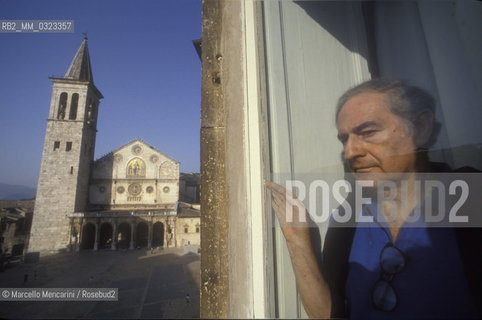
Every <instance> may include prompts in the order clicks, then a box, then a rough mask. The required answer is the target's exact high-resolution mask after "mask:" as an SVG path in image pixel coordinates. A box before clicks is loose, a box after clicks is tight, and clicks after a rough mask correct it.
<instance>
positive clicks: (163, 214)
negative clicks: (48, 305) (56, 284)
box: [28, 38, 200, 254]
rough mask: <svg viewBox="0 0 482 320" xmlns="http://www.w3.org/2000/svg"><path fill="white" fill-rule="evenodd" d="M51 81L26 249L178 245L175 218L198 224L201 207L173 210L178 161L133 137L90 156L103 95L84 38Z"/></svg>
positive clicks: (175, 196) (176, 196) (50, 249)
mask: <svg viewBox="0 0 482 320" xmlns="http://www.w3.org/2000/svg"><path fill="white" fill-rule="evenodd" d="M50 80H51V81H52V82H53V89H52V99H51V103H50V112H49V116H48V119H47V130H46V135H45V143H44V149H43V154H42V163H41V169H40V175H39V181H38V188H37V197H36V201H35V208H34V215H33V222H32V229H31V234H30V243H29V247H28V251H29V252H40V253H42V254H46V253H53V252H57V251H59V250H66V249H67V250H80V249H93V250H98V249H105V248H109V249H113V250H115V249H117V248H125V249H133V248H139V247H149V248H151V247H172V246H176V245H179V246H180V245H181V242H180V241H177V238H176V231H177V230H178V227H177V224H181V225H183V226H184V225H185V224H186V223H187V222H184V221H183V220H185V219H187V218H188V219H191V220H192V219H194V220H196V219H197V222H194V220H193V221H191V220H189V222H188V223H187V224H188V225H189V224H193V223H194V225H196V224H197V226H199V224H200V222H199V220H200V214H199V209H195V208H192V206H191V205H189V204H183V206H184V207H190V208H191V209H190V210H189V212H190V213H191V215H189V217H186V218H183V217H182V215H178V208H179V178H180V173H179V162H178V161H176V160H174V159H172V158H170V157H168V156H166V155H164V154H163V153H161V152H159V151H158V150H156V149H154V148H153V147H152V146H150V145H149V144H147V143H145V142H144V141H142V140H140V139H135V140H133V141H131V142H129V143H128V144H126V145H124V146H122V147H120V148H118V149H116V150H114V151H112V152H111V153H109V154H107V155H105V156H104V157H102V158H100V159H98V160H96V161H94V148H95V140H96V132H97V114H98V108H99V101H100V99H102V98H103V96H102V94H101V93H100V91H99V90H98V89H97V88H96V86H95V85H94V80H93V76H92V70H91V65H90V58H89V51H88V47H87V38H84V40H83V42H82V44H81V46H80V48H79V50H78V51H77V53H76V55H75V57H74V59H73V61H72V63H71V65H70V67H69V69H68V71H67V73H66V74H65V76H64V77H63V78H53V77H51V78H50ZM196 212H197V214H196ZM191 229H192V228H191ZM197 231H198V232H197V238H198V240H197V241H195V240H192V241H194V243H197V244H199V234H200V230H199V228H198V229H197ZM188 241H191V240H188ZM191 243H192V242H191Z"/></svg>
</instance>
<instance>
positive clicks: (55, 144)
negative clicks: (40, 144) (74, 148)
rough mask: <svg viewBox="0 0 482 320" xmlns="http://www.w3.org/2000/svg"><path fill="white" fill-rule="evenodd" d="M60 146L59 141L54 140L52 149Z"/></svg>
mask: <svg viewBox="0 0 482 320" xmlns="http://www.w3.org/2000/svg"><path fill="white" fill-rule="evenodd" d="M58 148H60V141H55V142H54V151H55V150H57V149H58Z"/></svg>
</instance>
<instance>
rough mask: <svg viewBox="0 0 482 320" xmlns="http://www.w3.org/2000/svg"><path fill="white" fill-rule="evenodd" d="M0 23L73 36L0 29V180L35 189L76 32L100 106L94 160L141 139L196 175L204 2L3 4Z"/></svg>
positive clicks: (76, 45)
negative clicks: (68, 29) (44, 25)
mask: <svg viewBox="0 0 482 320" xmlns="http://www.w3.org/2000/svg"><path fill="white" fill-rule="evenodd" d="M0 19H3V20H4V19H26V20H27V19H28V20H39V19H67V20H74V22H75V30H74V33H15V34H9V33H0V75H1V76H0V164H1V165H0V183H8V184H19V185H27V186H31V187H36V186H37V179H38V174H39V170H40V160H41V154H42V148H43V142H44V136H45V128H46V124H47V122H46V118H47V115H48V112H49V106H50V98H51V82H50V80H49V79H48V77H49V76H52V75H54V76H64V74H65V72H66V71H67V69H68V67H69V65H70V63H71V61H72V58H73V57H74V55H75V53H76V51H77V49H78V48H79V46H80V44H81V42H82V39H83V36H82V32H87V33H88V45H89V52H90V59H91V63H92V71H93V76H94V83H95V85H96V86H97V88H98V89H99V90H100V91H101V92H102V94H103V95H104V99H103V100H101V103H100V109H99V117H98V127H97V129H98V132H97V143H96V152H95V158H96V159H97V158H100V157H101V156H102V155H104V154H106V153H108V152H110V151H112V150H115V149H117V148H118V147H120V146H122V145H124V144H126V143H128V142H129V141H131V140H133V139H135V138H137V137H139V138H141V139H143V140H144V141H146V142H147V143H149V144H151V145H152V146H153V147H155V148H157V149H158V150H159V151H161V152H163V153H165V154H166V155H168V156H170V157H172V158H174V159H176V160H178V161H180V162H181V171H183V172H199V130H200V129H199V128H200V91H201V89H200V88H201V83H200V82H201V79H200V74H201V62H200V60H199V58H198V56H197V53H196V51H195V49H194V47H193V45H192V40H194V39H198V38H200V37H201V0H157V1H155V0H149V1H146V0H144V1H142V0H116V1H112V0H102V1H92V0H87V1H86V0H83V1H79V0H77V1H63V0H62V1H60V0H58V1H50V0H42V1H37V0H35V1H34V0H31V1H24V0H10V1H4V0H0Z"/></svg>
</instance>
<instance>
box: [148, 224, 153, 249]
mask: <svg viewBox="0 0 482 320" xmlns="http://www.w3.org/2000/svg"><path fill="white" fill-rule="evenodd" d="M147 248H148V249H151V248H152V218H151V220H150V221H149V222H148V223H147Z"/></svg>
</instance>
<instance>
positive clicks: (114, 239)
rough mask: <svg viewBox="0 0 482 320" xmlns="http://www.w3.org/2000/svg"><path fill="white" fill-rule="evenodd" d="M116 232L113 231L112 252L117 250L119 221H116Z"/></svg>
mask: <svg viewBox="0 0 482 320" xmlns="http://www.w3.org/2000/svg"><path fill="white" fill-rule="evenodd" d="M113 224H114V230H113V231H112V244H111V246H110V249H111V250H117V219H115V220H114V223H113Z"/></svg>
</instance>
